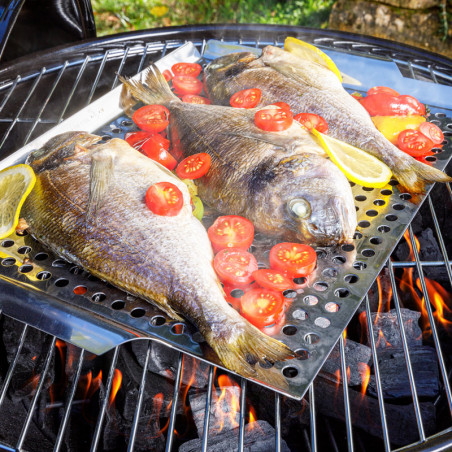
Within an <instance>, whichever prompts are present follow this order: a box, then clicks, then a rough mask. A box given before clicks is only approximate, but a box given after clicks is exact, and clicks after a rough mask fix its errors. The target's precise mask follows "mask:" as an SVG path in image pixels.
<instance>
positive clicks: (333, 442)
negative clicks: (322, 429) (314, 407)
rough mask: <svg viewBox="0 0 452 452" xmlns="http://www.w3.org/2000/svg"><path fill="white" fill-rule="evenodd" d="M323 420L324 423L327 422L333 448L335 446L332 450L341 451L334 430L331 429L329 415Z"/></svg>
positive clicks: (334, 451) (333, 451)
mask: <svg viewBox="0 0 452 452" xmlns="http://www.w3.org/2000/svg"><path fill="white" fill-rule="evenodd" d="M323 422H324V424H325V426H326V429H327V431H328V437H329V438H330V441H331V445H332V448H333V449H332V452H339V448H338V446H337V442H336V439H335V438H334V434H333V431H332V430H331V424H330V421H329V420H328V418H327V417H325V418H324V419H323Z"/></svg>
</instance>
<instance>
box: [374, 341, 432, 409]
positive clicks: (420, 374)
mask: <svg viewBox="0 0 452 452" xmlns="http://www.w3.org/2000/svg"><path fill="white" fill-rule="evenodd" d="M410 359H411V365H412V367H413V373H414V380H415V382H416V390H417V393H418V396H419V397H428V398H433V397H436V396H437V395H438V394H439V391H440V387H439V370H438V364H437V357H436V352H435V350H434V349H433V348H431V347H426V346H424V347H414V348H411V349H410ZM378 365H379V368H380V375H381V385H382V389H383V395H384V398H385V399H387V400H390V399H399V398H411V397H412V395H411V390H410V382H409V380H408V371H407V368H406V363H405V355H404V353H403V351H402V350H396V351H391V350H387V351H384V352H381V353H380V354H379V356H378ZM367 391H368V393H369V394H371V395H373V396H375V397H376V384H375V377H374V376H373V375H372V376H371V378H370V381H369V386H368V388H367Z"/></svg>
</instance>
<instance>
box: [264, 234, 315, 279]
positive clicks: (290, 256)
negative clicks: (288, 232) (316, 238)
mask: <svg viewBox="0 0 452 452" xmlns="http://www.w3.org/2000/svg"><path fill="white" fill-rule="evenodd" d="M316 264H317V254H316V252H315V251H314V249H313V248H311V247H310V246H308V245H302V244H301V243H290V242H282V243H278V244H277V245H275V246H274V247H273V248H272V249H271V250H270V267H271V268H275V269H277V270H282V271H286V272H287V273H289V274H290V275H294V276H307V275H309V274H310V273H312V272H313V271H314V269H315V266H316Z"/></svg>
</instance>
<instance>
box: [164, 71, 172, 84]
mask: <svg viewBox="0 0 452 452" xmlns="http://www.w3.org/2000/svg"><path fill="white" fill-rule="evenodd" d="M163 77H165V80H166V81H167V82H169V81H170V80H171V79H172V78H173V74H172V73H171V71H170V70H169V69H165V70H164V71H163Z"/></svg>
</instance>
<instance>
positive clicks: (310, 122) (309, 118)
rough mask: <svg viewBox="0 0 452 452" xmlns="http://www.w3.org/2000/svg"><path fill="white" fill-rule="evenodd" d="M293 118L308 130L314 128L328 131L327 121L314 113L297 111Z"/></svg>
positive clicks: (318, 130)
mask: <svg viewBox="0 0 452 452" xmlns="http://www.w3.org/2000/svg"><path fill="white" fill-rule="evenodd" d="M293 119H295V121H298V122H299V123H300V124H301V125H302V126H304V127H306V128H307V129H308V130H311V129H315V130H317V132H321V133H327V132H328V123H327V122H326V121H325V120H324V119H323V118H322V117H321V116H319V115H315V114H314V113H298V115H295V116H294V118H293Z"/></svg>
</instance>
